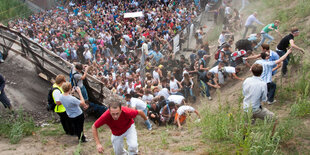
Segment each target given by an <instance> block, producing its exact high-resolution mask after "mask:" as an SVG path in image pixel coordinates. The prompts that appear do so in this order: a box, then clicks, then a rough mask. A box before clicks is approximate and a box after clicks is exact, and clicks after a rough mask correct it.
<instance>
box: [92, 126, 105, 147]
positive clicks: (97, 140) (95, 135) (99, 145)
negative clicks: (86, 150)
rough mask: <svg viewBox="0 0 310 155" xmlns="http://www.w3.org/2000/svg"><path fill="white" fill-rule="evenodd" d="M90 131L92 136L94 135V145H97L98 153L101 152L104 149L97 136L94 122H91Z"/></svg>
mask: <svg viewBox="0 0 310 155" xmlns="http://www.w3.org/2000/svg"><path fill="white" fill-rule="evenodd" d="M92 132H93V136H94V139H95V142H96V146H97V151H98V152H99V153H103V151H104V149H103V147H102V145H101V143H100V141H99V137H98V130H97V128H96V126H95V124H93V126H92Z"/></svg>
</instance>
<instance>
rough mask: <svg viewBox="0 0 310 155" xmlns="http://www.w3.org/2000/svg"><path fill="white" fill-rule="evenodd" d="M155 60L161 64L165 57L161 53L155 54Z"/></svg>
mask: <svg viewBox="0 0 310 155" xmlns="http://www.w3.org/2000/svg"><path fill="white" fill-rule="evenodd" d="M153 55H154V59H155V61H156V62H159V60H160V59H161V58H162V57H163V55H162V54H161V53H160V52H155V53H153Z"/></svg>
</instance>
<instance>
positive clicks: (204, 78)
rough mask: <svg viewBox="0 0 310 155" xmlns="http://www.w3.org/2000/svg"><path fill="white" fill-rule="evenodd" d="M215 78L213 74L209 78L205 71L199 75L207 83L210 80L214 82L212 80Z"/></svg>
mask: <svg viewBox="0 0 310 155" xmlns="http://www.w3.org/2000/svg"><path fill="white" fill-rule="evenodd" d="M213 78H214V75H213V74H212V76H211V78H208V77H207V75H206V73H203V74H201V75H200V76H199V79H200V80H201V81H203V82H205V83H208V82H211V83H212V80H213Z"/></svg>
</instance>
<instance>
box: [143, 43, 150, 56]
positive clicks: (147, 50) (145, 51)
mask: <svg viewBox="0 0 310 155" xmlns="http://www.w3.org/2000/svg"><path fill="white" fill-rule="evenodd" d="M142 52H144V54H145V55H148V54H149V47H148V45H147V43H143V44H142Z"/></svg>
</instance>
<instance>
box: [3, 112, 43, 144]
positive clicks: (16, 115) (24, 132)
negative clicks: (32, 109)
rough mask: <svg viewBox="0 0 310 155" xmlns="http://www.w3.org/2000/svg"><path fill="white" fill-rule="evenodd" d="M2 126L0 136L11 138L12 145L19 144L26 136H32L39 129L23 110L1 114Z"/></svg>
mask: <svg viewBox="0 0 310 155" xmlns="http://www.w3.org/2000/svg"><path fill="white" fill-rule="evenodd" d="M0 124H1V125H0V136H2V137H5V138H9V139H10V143H12V144H16V143H18V142H19V141H20V140H21V139H22V138H23V137H25V136H29V135H32V134H33V133H34V132H35V131H36V129H37V128H36V127H35V123H34V121H33V119H32V117H30V116H28V114H26V113H25V112H24V111H23V109H21V108H20V109H18V110H17V111H15V112H12V111H6V112H4V113H1V114H0Z"/></svg>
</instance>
